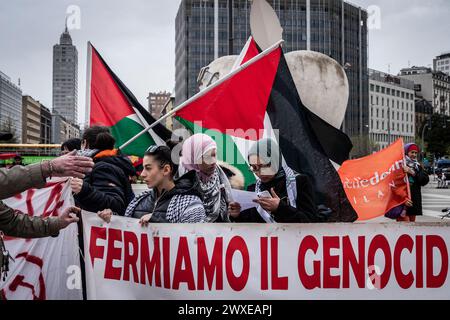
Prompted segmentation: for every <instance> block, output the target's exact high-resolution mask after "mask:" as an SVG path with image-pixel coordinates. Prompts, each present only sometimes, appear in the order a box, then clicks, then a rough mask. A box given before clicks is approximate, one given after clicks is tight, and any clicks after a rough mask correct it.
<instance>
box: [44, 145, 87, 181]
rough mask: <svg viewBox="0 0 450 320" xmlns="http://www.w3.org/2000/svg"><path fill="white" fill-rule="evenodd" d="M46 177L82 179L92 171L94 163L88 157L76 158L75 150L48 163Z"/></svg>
mask: <svg viewBox="0 0 450 320" xmlns="http://www.w3.org/2000/svg"><path fill="white" fill-rule="evenodd" d="M49 167H50V168H48V171H47V172H46V173H47V174H48V175H52V176H54V177H74V178H80V179H83V178H84V177H85V175H86V174H87V173H89V172H91V171H92V168H93V167H94V161H92V159H91V158H88V157H82V156H77V153H76V150H74V151H72V152H70V153H68V154H66V155H64V156H61V157H58V158H56V159H53V160H51V161H50V163H49Z"/></svg>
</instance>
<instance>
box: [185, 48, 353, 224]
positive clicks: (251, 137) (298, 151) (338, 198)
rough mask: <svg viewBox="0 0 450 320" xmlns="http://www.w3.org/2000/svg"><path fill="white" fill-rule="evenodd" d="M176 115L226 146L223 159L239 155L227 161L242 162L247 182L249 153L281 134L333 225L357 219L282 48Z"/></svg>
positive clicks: (290, 161) (288, 155)
mask: <svg viewBox="0 0 450 320" xmlns="http://www.w3.org/2000/svg"><path fill="white" fill-rule="evenodd" d="M253 45H255V44H253ZM176 116H177V118H178V120H179V121H180V122H182V123H183V124H184V125H185V126H187V127H188V128H191V129H192V130H196V132H204V133H207V134H209V135H211V136H212V137H213V138H214V139H215V140H216V142H218V145H219V146H221V145H222V149H223V150H226V151H225V152H223V151H222V154H221V148H220V147H219V150H218V151H219V157H221V156H222V157H224V158H225V159H226V158H227V154H226V153H227V152H230V151H231V152H233V151H236V150H237V151H238V152H235V153H234V154H233V157H234V158H233V159H231V160H232V161H231V162H230V161H229V160H228V159H226V162H228V163H236V162H237V163H238V164H239V166H240V167H239V169H241V171H243V170H244V176H245V177H246V178H247V177H248V174H250V175H252V173H251V172H249V170H248V165H247V163H246V159H247V156H246V151H247V150H249V148H250V146H251V145H252V144H253V143H254V142H255V141H258V140H260V139H262V138H265V137H267V136H270V137H273V136H274V134H275V133H274V132H273V131H272V128H273V129H276V130H279V132H278V133H279V136H278V142H279V145H280V147H281V151H282V154H283V156H284V159H285V161H286V164H287V165H288V166H289V167H291V168H292V169H294V170H295V171H297V172H301V173H303V174H307V175H308V176H309V177H310V178H311V181H312V183H313V188H314V191H315V194H316V203H317V205H325V206H326V207H328V208H331V209H332V210H333V215H332V217H331V219H330V221H339V222H353V221H355V220H356V219H357V215H356V213H355V211H354V209H353V208H352V206H351V204H350V202H349V201H348V199H347V197H346V194H345V192H344V189H343V186H342V183H341V181H340V178H339V175H338V174H337V172H336V170H335V169H334V167H333V165H332V164H331V162H330V160H329V159H330V157H329V156H328V155H327V153H326V152H325V150H324V148H323V147H322V145H321V143H320V142H319V140H318V138H317V136H316V133H315V132H314V130H313V128H312V126H311V124H310V120H309V118H310V117H311V116H312V115H311V114H310V112H308V110H307V109H306V107H305V106H304V105H303V104H302V102H301V100H300V97H299V95H298V93H297V89H296V87H295V84H294V81H293V79H292V76H291V74H290V71H289V68H288V66H287V63H286V61H285V59H284V55H283V52H282V50H281V47H280V46H274V47H272V48H269V49H267V50H266V51H264V52H263V53H261V54H259V55H258V56H256V57H254V58H252V59H251V60H249V61H247V62H246V63H244V64H243V65H242V66H240V67H239V68H238V69H236V70H235V71H233V72H231V73H230V74H229V75H228V76H226V77H225V78H223V79H222V80H220V81H218V82H216V83H214V84H213V85H211V86H210V87H208V88H206V89H205V90H204V91H202V92H200V93H199V94H197V95H196V96H194V97H193V98H192V99H190V100H189V101H187V102H186V103H185V104H184V105H183V106H180V110H179V111H178V112H177V113H176ZM316 120H317V119H316ZM317 121H318V120H317ZM322 125H327V124H326V123H322ZM330 127H331V126H330ZM329 129H330V130H331V128H329ZM228 143H229V144H231V146H230V145H227V144H228ZM337 149H338V148H337ZM334 150H336V148H334ZM331 151H333V150H331ZM340 158H343V159H344V158H346V156H345V155H341V156H340ZM347 158H348V154H347ZM245 167H247V172H248V173H247V174H245ZM246 184H248V183H247V181H246ZM299 192H301V191H299Z"/></svg>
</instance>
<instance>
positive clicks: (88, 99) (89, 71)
mask: <svg viewBox="0 0 450 320" xmlns="http://www.w3.org/2000/svg"><path fill="white" fill-rule="evenodd" d="M86 61H87V63H86V107H85V111H86V112H85V119H84V122H85V123H84V125H85V126H87V127H89V126H90V123H91V78H92V45H91V42H90V41H88V43H87V60H86Z"/></svg>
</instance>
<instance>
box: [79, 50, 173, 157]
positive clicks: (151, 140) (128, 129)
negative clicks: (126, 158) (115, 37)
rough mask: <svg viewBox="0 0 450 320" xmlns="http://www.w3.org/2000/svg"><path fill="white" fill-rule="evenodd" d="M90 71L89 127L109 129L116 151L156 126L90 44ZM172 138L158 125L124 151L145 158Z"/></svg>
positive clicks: (88, 83)
mask: <svg viewBox="0 0 450 320" xmlns="http://www.w3.org/2000/svg"><path fill="white" fill-rule="evenodd" d="M87 68H88V74H87V90H86V95H87V101H86V108H87V114H88V115H89V125H90V126H93V125H102V126H107V127H109V128H110V130H111V133H112V135H113V136H114V138H115V139H116V147H117V148H119V147H120V146H121V145H123V144H124V143H125V142H127V141H129V140H130V139H131V138H133V137H134V136H136V135H137V134H139V133H140V132H141V131H143V130H144V129H145V128H146V127H147V126H149V125H150V124H152V123H154V122H155V119H154V118H153V117H152V116H151V115H150V114H149V113H148V112H147V111H146V110H145V109H144V107H142V105H141V104H140V103H139V102H138V101H137V99H136V97H135V96H134V95H133V94H132V93H131V91H130V90H129V89H128V88H127V87H126V86H125V85H124V84H123V82H122V81H121V80H120V79H119V78H118V77H117V76H116V74H115V73H114V72H113V71H112V70H111V69H110V67H109V66H108V65H107V64H106V62H105V60H103V58H102V57H101V56H100V54H99V53H98V51H97V50H96V49H95V48H94V46H93V45H92V44H91V43H88V65H87ZM170 138H171V132H170V130H168V129H167V128H166V127H164V126H163V125H161V124H158V125H156V126H155V128H153V130H150V131H149V132H148V133H146V134H144V135H142V136H140V137H139V138H138V139H137V140H136V141H134V142H133V143H131V144H130V145H128V146H127V147H126V148H124V150H121V151H122V152H123V153H124V154H127V155H133V156H140V157H142V156H143V155H144V153H145V151H146V150H147V149H148V147H149V146H151V145H155V144H157V145H161V144H164V141H166V140H168V139H170Z"/></svg>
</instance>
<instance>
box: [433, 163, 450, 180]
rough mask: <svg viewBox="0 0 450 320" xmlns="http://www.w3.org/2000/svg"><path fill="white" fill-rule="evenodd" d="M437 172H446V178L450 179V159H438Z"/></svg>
mask: <svg viewBox="0 0 450 320" xmlns="http://www.w3.org/2000/svg"><path fill="white" fill-rule="evenodd" d="M435 172H436V174H437V175H438V176H441V175H442V173H444V175H445V178H446V179H447V180H450V160H446V159H445V160H439V161H437V164H436V168H435Z"/></svg>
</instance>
